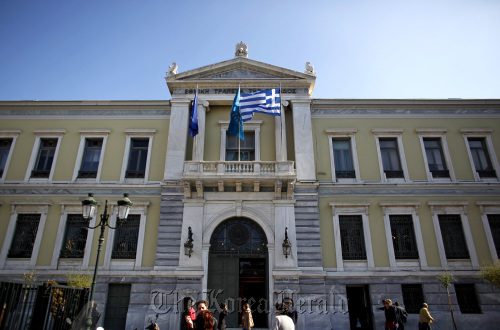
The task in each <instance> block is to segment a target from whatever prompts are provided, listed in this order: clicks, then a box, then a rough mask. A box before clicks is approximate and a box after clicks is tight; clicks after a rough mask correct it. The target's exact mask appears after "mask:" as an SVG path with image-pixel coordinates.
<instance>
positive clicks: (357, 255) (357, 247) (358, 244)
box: [339, 215, 366, 260]
mask: <svg viewBox="0 0 500 330" xmlns="http://www.w3.org/2000/svg"><path fill="white" fill-rule="evenodd" d="M339 225H340V239H341V242H342V259H344V260H366V249H365V240H364V234H363V223H362V219H361V216H360V215H341V216H339Z"/></svg>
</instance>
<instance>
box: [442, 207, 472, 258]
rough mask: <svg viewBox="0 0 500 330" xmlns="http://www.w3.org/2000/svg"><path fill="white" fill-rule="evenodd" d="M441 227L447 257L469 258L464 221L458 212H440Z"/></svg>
mask: <svg viewBox="0 0 500 330" xmlns="http://www.w3.org/2000/svg"><path fill="white" fill-rule="evenodd" d="M438 219H439V227H440V229H441V235H442V237H443V244H444V250H445V252H446V258H447V259H469V251H468V250H467V244H466V242H465V237H464V231H463V228H462V221H461V219H460V215H458V214H439V215H438Z"/></svg>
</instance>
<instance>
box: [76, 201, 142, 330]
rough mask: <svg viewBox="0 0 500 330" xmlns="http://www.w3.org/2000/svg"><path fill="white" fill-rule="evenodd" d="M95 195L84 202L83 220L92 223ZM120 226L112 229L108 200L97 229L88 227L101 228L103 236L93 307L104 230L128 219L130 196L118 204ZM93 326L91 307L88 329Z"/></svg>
mask: <svg viewBox="0 0 500 330" xmlns="http://www.w3.org/2000/svg"><path fill="white" fill-rule="evenodd" d="M93 196H94V194H93V193H89V195H88V197H87V198H86V199H84V200H83V201H82V214H83V218H84V219H85V220H87V221H89V222H90V220H91V219H92V218H93V217H94V214H95V212H96V210H97V201H96V200H95V199H94V197H93ZM117 204H118V225H117V226H116V227H112V226H110V225H109V222H108V220H109V214H108V200H106V203H105V204H104V213H103V214H101V216H100V218H101V220H100V221H99V224H97V225H96V226H95V227H90V226H88V227H87V228H89V229H96V228H98V227H101V235H100V236H99V244H98V246H97V257H96V261H95V268H94V276H93V277H92V288H91V290H90V298H89V302H90V304H91V305H92V304H93V301H94V293H95V286H96V279H97V269H98V265H99V256H100V254H101V247H102V243H103V242H104V230H105V229H106V227H108V228H110V229H117V228H118V227H120V225H121V224H122V223H123V222H124V221H125V220H126V219H127V217H128V213H129V211H130V206H132V202H131V201H130V199H129V198H128V194H123V198H122V199H120V200H119V201H118V202H117ZM91 326H92V307H91V306H89V312H88V319H87V329H90V327H91Z"/></svg>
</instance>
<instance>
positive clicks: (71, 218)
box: [60, 214, 88, 258]
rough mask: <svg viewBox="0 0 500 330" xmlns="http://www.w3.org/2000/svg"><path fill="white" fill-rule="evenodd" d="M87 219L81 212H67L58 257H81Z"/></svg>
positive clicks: (85, 239) (85, 241)
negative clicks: (64, 230)
mask: <svg viewBox="0 0 500 330" xmlns="http://www.w3.org/2000/svg"><path fill="white" fill-rule="evenodd" d="M87 234H88V228H87V221H85V220H84V219H83V216H82V215H81V214H68V215H67V219H66V232H65V234H64V240H63V245H62V249H61V254H60V258H83V255H84V254H85V245H86V244H87Z"/></svg>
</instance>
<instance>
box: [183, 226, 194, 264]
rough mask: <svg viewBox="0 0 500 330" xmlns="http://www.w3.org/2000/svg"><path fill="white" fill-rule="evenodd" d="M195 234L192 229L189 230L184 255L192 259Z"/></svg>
mask: <svg viewBox="0 0 500 330" xmlns="http://www.w3.org/2000/svg"><path fill="white" fill-rule="evenodd" d="M193 246H194V244H193V232H192V231H191V227H189V228H188V239H187V241H186V243H184V254H185V255H187V256H189V258H191V253H193Z"/></svg>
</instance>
